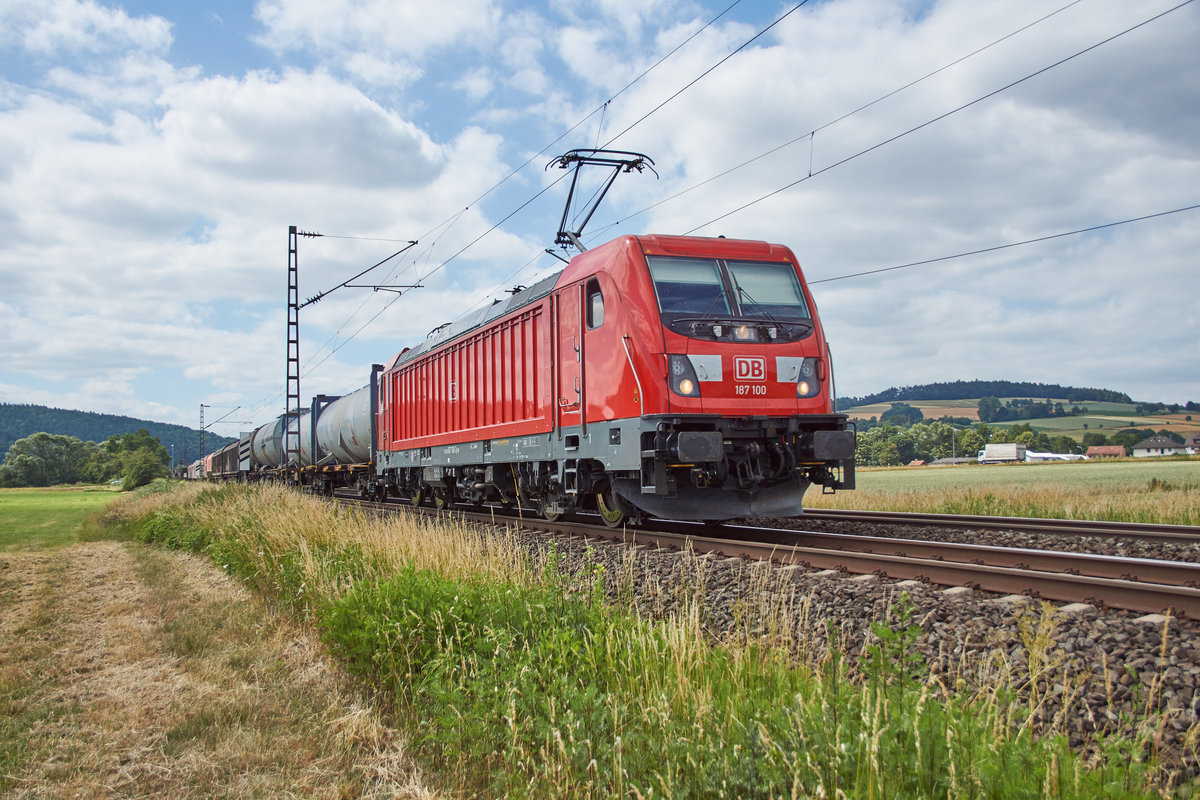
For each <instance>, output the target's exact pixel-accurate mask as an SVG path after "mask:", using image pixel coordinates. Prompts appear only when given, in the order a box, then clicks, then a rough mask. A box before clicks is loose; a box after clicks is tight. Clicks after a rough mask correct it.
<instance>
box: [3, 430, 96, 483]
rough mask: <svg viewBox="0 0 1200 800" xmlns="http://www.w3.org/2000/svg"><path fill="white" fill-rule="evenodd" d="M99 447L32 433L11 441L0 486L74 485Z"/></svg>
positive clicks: (74, 438)
mask: <svg viewBox="0 0 1200 800" xmlns="http://www.w3.org/2000/svg"><path fill="white" fill-rule="evenodd" d="M98 449H99V448H98V447H97V446H96V444H95V443H93V442H84V441H81V440H79V439H77V438H76V437H74V436H60V435H55V434H52V433H35V434H32V435H31V436H26V437H25V438H24V439H18V440H17V441H15V442H13V445H12V447H10V448H9V449H8V452H7V453H6V454H5V456H4V464H3V466H0V486H54V485H55V484H60V483H77V482H78V481H79V480H81V475H82V473H83V471H84V468H85V466H86V465H87V464H88V462H89V461H90V460H91V459H92V458H93V457H94V455H95V453H96V452H97V450H98Z"/></svg>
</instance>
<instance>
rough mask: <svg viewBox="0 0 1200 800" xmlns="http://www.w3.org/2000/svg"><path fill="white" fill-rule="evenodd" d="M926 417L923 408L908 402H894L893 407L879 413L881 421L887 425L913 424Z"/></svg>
mask: <svg viewBox="0 0 1200 800" xmlns="http://www.w3.org/2000/svg"><path fill="white" fill-rule="evenodd" d="M923 419H925V415H924V414H923V413H921V409H919V408H915V407H913V406H910V405H909V404H908V403H892V407H891V408H889V409H888V410H887V411H885V412H883V413H882V414H880V415H879V421H880V422H882V423H885V424H887V425H900V426H902V427H903V426H906V425H913V424H916V423H918V422H920V421H921V420H923Z"/></svg>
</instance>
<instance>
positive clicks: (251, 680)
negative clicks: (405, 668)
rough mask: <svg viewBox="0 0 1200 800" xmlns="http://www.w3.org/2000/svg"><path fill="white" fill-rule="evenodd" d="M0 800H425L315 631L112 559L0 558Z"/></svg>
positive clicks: (86, 552) (208, 587)
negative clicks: (380, 799) (1, 796)
mask: <svg viewBox="0 0 1200 800" xmlns="http://www.w3.org/2000/svg"><path fill="white" fill-rule="evenodd" d="M137 502H139V503H140V502H149V501H144V500H139V501H137ZM0 792H4V793H5V794H8V795H11V796H14V797H105V796H108V797H116V796H120V797H141V796H154V797H170V798H186V797H210V796H214V795H222V796H231V797H249V796H272V797H276V796H278V797H297V796H299V797H359V796H366V797H372V796H387V797H393V796H400V797H429V796H432V795H431V793H430V792H429V791H427V790H426V789H425V788H424V786H423V784H422V781H421V779H420V776H419V775H418V774H417V772H416V770H415V769H414V767H413V765H412V763H411V762H410V761H409V759H408V757H407V756H406V754H405V752H404V748H403V746H402V743H401V742H400V741H398V739H397V737H396V735H395V733H394V732H393V730H392V729H391V728H390V727H389V725H388V724H387V721H386V720H385V719H384V718H382V717H381V715H380V713H379V711H378V710H377V709H376V708H375V707H374V706H373V705H372V703H370V702H369V701H367V700H366V699H365V698H363V697H361V696H360V695H358V694H356V693H355V691H354V690H353V689H352V688H351V687H350V686H349V685H348V684H347V683H346V682H345V680H344V678H343V677H341V675H340V673H339V672H338V671H336V668H334V667H332V666H331V662H330V660H329V659H328V658H327V657H326V655H325V654H324V652H323V649H322V647H321V646H320V644H319V643H318V641H317V639H316V636H315V634H314V633H313V631H311V630H309V629H306V628H303V627H301V626H300V625H299V624H298V623H297V622H296V621H295V619H294V617H292V616H291V615H288V614H285V613H277V612H276V611H274V610H272V609H270V608H268V607H266V606H264V605H263V604H262V603H261V602H260V601H258V600H257V599H255V598H253V597H252V596H250V595H248V594H247V593H246V592H245V591H244V590H243V589H241V588H240V587H239V586H238V585H237V584H235V583H234V582H233V581H232V580H230V579H229V578H228V577H226V576H225V575H223V574H221V573H220V572H219V571H217V570H214V569H213V568H212V567H211V566H210V565H209V564H208V563H207V562H205V561H204V560H203V559H201V558H199V557H196V556H189V555H186V554H181V553H175V552H164V551H159V550H153V549H145V548H135V547H130V546H128V545H123V544H119V543H114V542H91V543H86V544H79V545H75V546H72V547H69V548H63V549H58V550H53V551H42V552H37V553H19V554H9V555H0Z"/></svg>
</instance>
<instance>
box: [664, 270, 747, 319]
mask: <svg viewBox="0 0 1200 800" xmlns="http://www.w3.org/2000/svg"><path fill="white" fill-rule="evenodd" d="M646 261H647V262H648V263H649V264H650V277H651V278H652V279H653V280H654V291H655V292H656V293H657V294H658V308H659V310H660V311H662V312H663V313H664V314H699V315H701V316H707V315H710V314H728V313H730V310H731V309H730V305H729V300H728V298H727V297H726V293H725V287H724V285H723V282H722V280H721V268H720V265H718V263H717V262H716V261H715V260H713V259H711V258H668V257H666V256H649V257H647V259H646Z"/></svg>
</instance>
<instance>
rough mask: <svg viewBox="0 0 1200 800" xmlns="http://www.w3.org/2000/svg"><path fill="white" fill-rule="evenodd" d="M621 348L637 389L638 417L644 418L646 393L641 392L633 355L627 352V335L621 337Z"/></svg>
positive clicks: (640, 380)
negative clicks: (623, 349) (623, 350)
mask: <svg viewBox="0 0 1200 800" xmlns="http://www.w3.org/2000/svg"><path fill="white" fill-rule="evenodd" d="M621 346H622V347H624V348H625V358H627V359H629V371H630V372H632V373H633V382H634V383H636V384H637V387H638V404H639V406H640V411H639V413H640V415H641V416H643V417H644V416H646V393H645V392H643V391H642V379H641V378H639V377H638V373H637V367H635V366H634V365H633V355H632V354H631V353H630V352H629V334H628V333H627V334H625V335H624V336H622V337H621Z"/></svg>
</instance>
